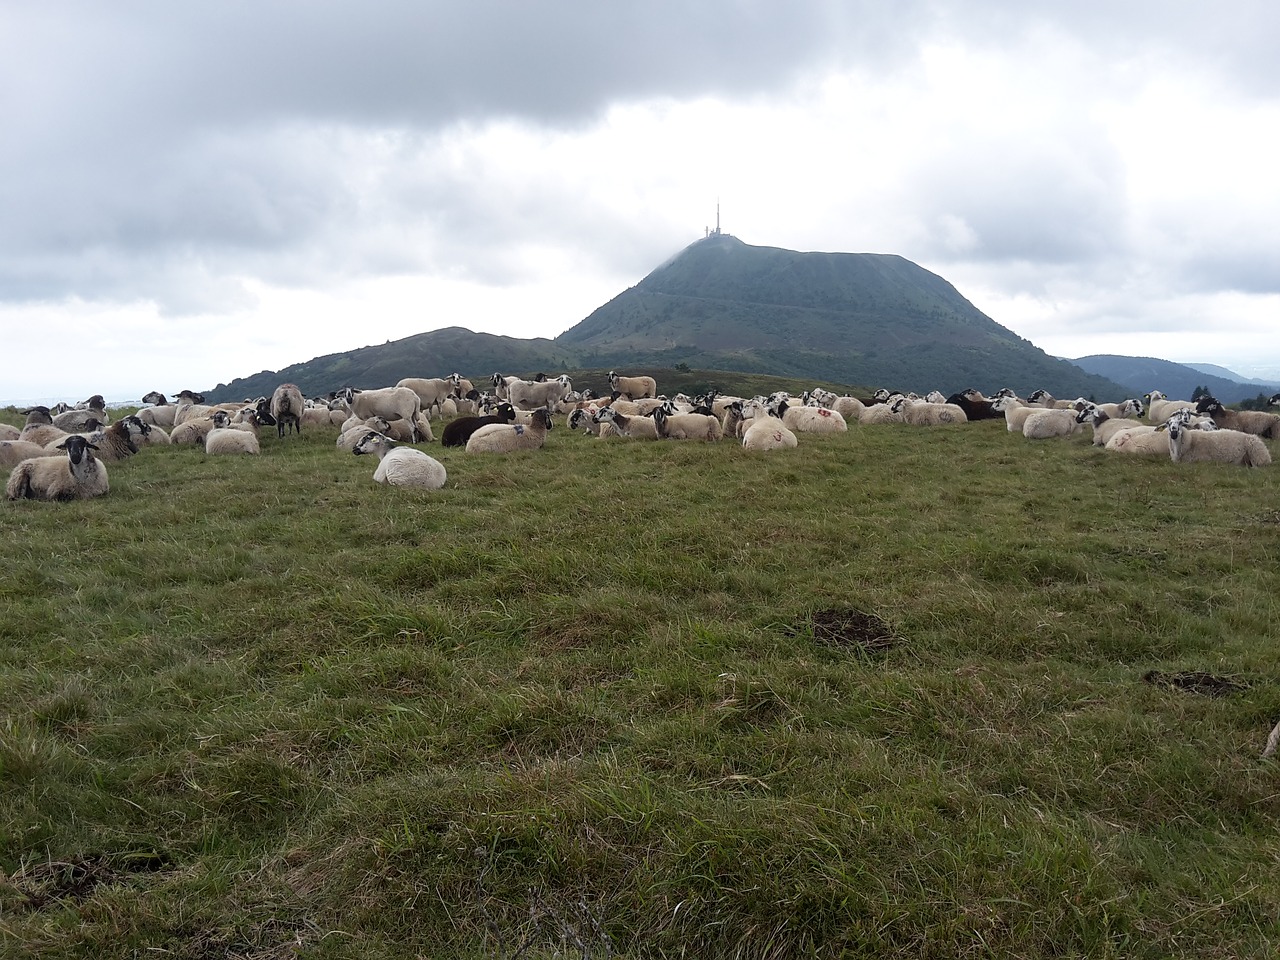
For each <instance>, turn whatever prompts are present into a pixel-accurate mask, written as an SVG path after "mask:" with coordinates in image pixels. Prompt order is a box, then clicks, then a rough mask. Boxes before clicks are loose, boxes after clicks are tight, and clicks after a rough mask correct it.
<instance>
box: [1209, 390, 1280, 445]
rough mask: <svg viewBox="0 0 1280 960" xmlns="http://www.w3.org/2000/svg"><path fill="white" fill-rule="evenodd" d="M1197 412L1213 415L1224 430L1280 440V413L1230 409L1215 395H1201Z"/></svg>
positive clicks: (1214, 419) (1215, 421)
mask: <svg viewBox="0 0 1280 960" xmlns="http://www.w3.org/2000/svg"><path fill="white" fill-rule="evenodd" d="M1196 413H1203V414H1205V415H1206V416H1210V417H1213V422H1214V423H1216V424H1217V425H1218V426H1219V427H1220V428H1221V429H1223V430H1238V431H1240V432H1241V433H1252V434H1254V435H1255V436H1259V437H1265V438H1266V439H1268V440H1280V413H1267V412H1266V411H1265V410H1229V409H1227V408H1226V407H1224V406H1223V405H1222V404H1221V403H1219V402H1218V401H1217V400H1216V399H1214V398H1213V397H1201V398H1200V400H1199V401H1198V402H1197V403H1196Z"/></svg>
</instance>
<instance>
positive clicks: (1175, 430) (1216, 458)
mask: <svg viewBox="0 0 1280 960" xmlns="http://www.w3.org/2000/svg"><path fill="white" fill-rule="evenodd" d="M1189 419H1190V414H1189V412H1188V411H1180V412H1178V413H1175V414H1174V415H1173V416H1172V417H1170V418H1169V420H1168V423H1167V425H1166V426H1167V428H1168V433H1169V457H1170V459H1172V460H1173V462H1174V463H1230V464H1234V465H1235V466H1238V467H1265V466H1266V465H1267V464H1269V463H1270V462H1271V452H1270V451H1269V450H1267V445H1266V444H1265V443H1263V442H1262V438H1261V437H1259V436H1258V435H1257V434H1253V433H1244V432H1242V431H1239V430H1221V429H1219V430H1209V431H1204V430H1192V429H1190V428H1189V426H1188V421H1189Z"/></svg>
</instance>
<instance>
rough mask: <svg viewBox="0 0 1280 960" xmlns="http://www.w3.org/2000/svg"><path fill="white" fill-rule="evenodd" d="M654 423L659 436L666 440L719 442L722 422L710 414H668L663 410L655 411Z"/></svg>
mask: <svg viewBox="0 0 1280 960" xmlns="http://www.w3.org/2000/svg"><path fill="white" fill-rule="evenodd" d="M653 423H654V426H655V427H656V428H657V430H658V436H659V437H661V438H663V439H665V440H706V441H714V440H719V439H720V436H721V433H720V421H719V420H717V419H716V418H715V417H713V416H711V415H710V414H701V413H667V411H666V410H665V409H663V408H659V409H657V410H655V411H653Z"/></svg>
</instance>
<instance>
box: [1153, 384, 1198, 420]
mask: <svg viewBox="0 0 1280 960" xmlns="http://www.w3.org/2000/svg"><path fill="white" fill-rule="evenodd" d="M1145 399H1146V401H1147V419H1148V420H1150V421H1151V422H1152V423H1167V422H1168V421H1169V418H1170V417H1172V416H1173V415H1174V414H1175V413H1177V412H1178V411H1179V410H1194V409H1195V408H1196V402H1195V401H1194V400H1168V399H1166V398H1165V395H1164V394H1163V393H1161V392H1160V391H1159V390H1152V391H1151V392H1150V393H1148V394H1146V395H1145Z"/></svg>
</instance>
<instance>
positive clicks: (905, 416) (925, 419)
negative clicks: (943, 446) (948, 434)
mask: <svg viewBox="0 0 1280 960" xmlns="http://www.w3.org/2000/svg"><path fill="white" fill-rule="evenodd" d="M890 406H891V408H892V409H893V410H894V411H895V412H897V413H900V414H902V422H903V423H909V424H911V425H912V426H916V427H937V426H943V425H945V424H951V423H968V422H969V418H968V417H967V416H966V415H965V412H964V410H963V409H961V408H960V407H959V406H957V405H956V404H954V403H947V402H946V397H943V398H942V400H941V401H937V400H911V399H908V398H907V397H900V398H899V399H897V400H895V401H894V402H893V403H892V404H891V405H890Z"/></svg>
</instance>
